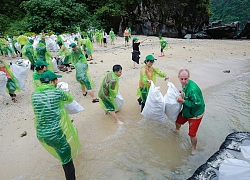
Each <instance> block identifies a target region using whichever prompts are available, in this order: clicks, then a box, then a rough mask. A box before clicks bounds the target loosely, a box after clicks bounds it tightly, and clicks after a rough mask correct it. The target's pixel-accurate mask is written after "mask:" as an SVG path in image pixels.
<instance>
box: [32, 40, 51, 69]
mask: <svg viewBox="0 0 250 180" xmlns="http://www.w3.org/2000/svg"><path fill="white" fill-rule="evenodd" d="M35 55H36V57H37V59H39V60H43V61H45V62H47V63H48V64H49V65H48V68H47V69H48V70H50V71H52V72H54V67H53V64H52V61H51V58H52V55H51V53H50V52H49V51H48V50H47V49H46V45H45V44H44V43H42V42H39V43H38V44H37V47H36V51H35Z"/></svg>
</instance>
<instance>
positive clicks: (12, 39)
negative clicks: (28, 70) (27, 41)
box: [9, 35, 20, 57]
mask: <svg viewBox="0 0 250 180" xmlns="http://www.w3.org/2000/svg"><path fill="white" fill-rule="evenodd" d="M9 38H10V42H11V45H12V49H13V50H14V52H15V53H16V57H18V56H19V55H20V52H19V51H18V50H17V48H16V46H15V44H16V43H17V38H16V37H13V36H12V35H9Z"/></svg>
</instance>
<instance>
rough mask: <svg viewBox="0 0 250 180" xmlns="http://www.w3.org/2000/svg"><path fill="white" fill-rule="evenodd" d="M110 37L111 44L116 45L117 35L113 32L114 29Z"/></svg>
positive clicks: (110, 32)
mask: <svg viewBox="0 0 250 180" xmlns="http://www.w3.org/2000/svg"><path fill="white" fill-rule="evenodd" d="M109 37H110V44H111V45H115V33H114V31H113V28H111V30H110V31H109Z"/></svg>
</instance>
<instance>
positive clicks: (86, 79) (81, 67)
mask: <svg viewBox="0 0 250 180" xmlns="http://www.w3.org/2000/svg"><path fill="white" fill-rule="evenodd" d="M75 70H76V80H77V81H78V82H79V83H80V84H81V89H82V92H83V96H87V92H88V93H89V94H90V96H91V97H92V103H96V102H99V99H98V98H96V97H95V94H94V91H93V88H94V82H93V80H92V79H91V77H90V76H89V74H88V70H89V68H88V63H87V60H86V57H85V56H84V55H83V54H80V56H79V61H78V62H77V63H75ZM86 89H87V91H86Z"/></svg>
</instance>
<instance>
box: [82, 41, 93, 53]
mask: <svg viewBox="0 0 250 180" xmlns="http://www.w3.org/2000/svg"><path fill="white" fill-rule="evenodd" d="M82 43H83V45H84V47H86V52H87V55H92V54H93V52H94V48H93V45H92V42H91V41H90V39H89V38H88V37H87V39H83V40H82Z"/></svg>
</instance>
